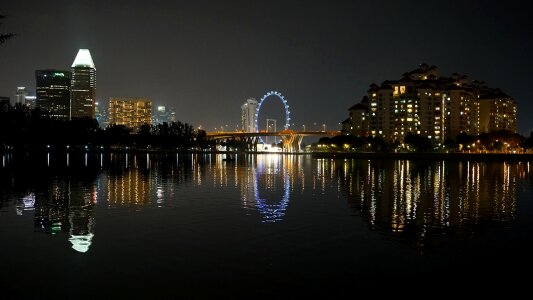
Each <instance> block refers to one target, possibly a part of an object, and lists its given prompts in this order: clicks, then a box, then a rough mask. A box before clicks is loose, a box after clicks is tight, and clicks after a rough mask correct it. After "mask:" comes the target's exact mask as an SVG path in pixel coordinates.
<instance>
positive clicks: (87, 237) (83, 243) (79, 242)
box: [68, 233, 94, 253]
mask: <svg viewBox="0 0 533 300" xmlns="http://www.w3.org/2000/svg"><path fill="white" fill-rule="evenodd" d="M93 236H94V234H92V233H89V234H83V235H73V234H71V235H70V238H69V239H68V240H69V242H70V243H72V249H74V250H76V251H78V252H81V253H85V252H87V251H89V246H91V244H92V239H93Z"/></svg>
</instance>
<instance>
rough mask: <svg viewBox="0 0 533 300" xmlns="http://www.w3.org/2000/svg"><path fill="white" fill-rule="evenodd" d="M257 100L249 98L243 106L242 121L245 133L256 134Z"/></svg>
mask: <svg viewBox="0 0 533 300" xmlns="http://www.w3.org/2000/svg"><path fill="white" fill-rule="evenodd" d="M256 110H257V100H255V99H254V98H248V99H247V100H246V102H244V104H243V105H242V106H241V113H242V114H241V121H242V131H243V132H255V131H256V130H255V123H256Z"/></svg>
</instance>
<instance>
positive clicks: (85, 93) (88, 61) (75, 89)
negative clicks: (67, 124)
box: [70, 49, 96, 119]
mask: <svg viewBox="0 0 533 300" xmlns="http://www.w3.org/2000/svg"><path fill="white" fill-rule="evenodd" d="M70 100H71V118H91V119H95V118H96V115H95V102H96V68H95V67H94V62H93V59H92V57H91V53H90V52H89V50H87V49H80V50H79V51H78V54H77V55H76V58H75V59H74V62H73V63H72V82H71V96H70Z"/></svg>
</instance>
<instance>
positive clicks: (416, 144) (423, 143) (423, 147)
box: [404, 132, 433, 152]
mask: <svg viewBox="0 0 533 300" xmlns="http://www.w3.org/2000/svg"><path fill="white" fill-rule="evenodd" d="M404 143H406V144H408V145H410V146H411V147H412V148H414V150H415V151H416V152H431V151H433V143H432V142H431V139H429V138H427V137H423V136H420V135H419V134H412V133H410V132H409V133H407V134H406V135H405V138H404Z"/></svg>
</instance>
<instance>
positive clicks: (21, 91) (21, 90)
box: [15, 86, 28, 105]
mask: <svg viewBox="0 0 533 300" xmlns="http://www.w3.org/2000/svg"><path fill="white" fill-rule="evenodd" d="M26 96H28V91H27V90H26V87H23V86H19V87H17V93H16V94H15V104H17V103H20V104H22V105H24V104H26Z"/></svg>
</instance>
